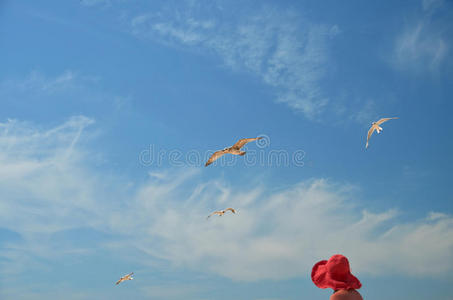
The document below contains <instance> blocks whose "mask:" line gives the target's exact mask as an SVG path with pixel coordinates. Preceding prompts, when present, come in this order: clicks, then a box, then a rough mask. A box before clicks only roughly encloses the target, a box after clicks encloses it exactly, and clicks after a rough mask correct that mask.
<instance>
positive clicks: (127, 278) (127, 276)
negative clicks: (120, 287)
mask: <svg viewBox="0 0 453 300" xmlns="http://www.w3.org/2000/svg"><path fill="white" fill-rule="evenodd" d="M132 274H134V272H132V273H129V274H127V275H124V276H123V277H121V278H120V280H118V281H117V282H116V284H120V283H121V282H123V281H126V280H132V279H134V278H132Z"/></svg>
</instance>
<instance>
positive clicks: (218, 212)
mask: <svg viewBox="0 0 453 300" xmlns="http://www.w3.org/2000/svg"><path fill="white" fill-rule="evenodd" d="M215 214H218V215H220V214H222V212H221V211H215V212H212V213H211V214H210V215H209V216H208V217H207V218H206V219H209V217H210V216H212V215H215Z"/></svg>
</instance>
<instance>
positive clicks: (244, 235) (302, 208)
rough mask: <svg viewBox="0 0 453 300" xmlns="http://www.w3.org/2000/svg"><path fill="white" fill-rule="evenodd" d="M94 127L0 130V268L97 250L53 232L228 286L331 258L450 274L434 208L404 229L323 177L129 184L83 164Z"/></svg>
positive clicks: (452, 232)
mask: <svg viewBox="0 0 453 300" xmlns="http://www.w3.org/2000/svg"><path fill="white" fill-rule="evenodd" d="M90 124H92V120H90V119H88V118H85V117H76V118H73V119H70V120H69V121H67V122H65V123H64V124H62V125H60V126H56V127H55V128H52V129H37V128H36V126H33V125H30V124H27V123H23V122H18V121H15V122H14V121H8V122H6V123H2V124H0V149H1V151H0V153H1V155H0V170H2V173H1V175H0V176H1V180H0V198H1V199H2V201H1V202H0V227H3V228H7V229H9V230H12V231H15V232H17V233H19V234H20V235H21V237H22V239H21V241H20V243H14V242H11V243H10V244H9V246H8V249H9V250H8V251H6V250H1V252H0V256H3V257H8V261H9V263H4V262H3V263H2V269H1V270H2V271H1V272H2V273H4V272H13V271H12V268H11V265H9V264H14V266H15V269H16V270H19V271H20V270H24V269H21V268H20V264H24V266H25V265H27V266H29V265H31V262H34V261H35V258H36V257H47V258H48V257H65V256H68V255H74V253H77V254H78V255H90V253H91V252H90V251H92V250H93V249H92V247H90V249H87V248H85V247H86V246H85V245H83V244H82V245H76V246H74V247H73V246H72V245H71V246H61V245H60V246H57V247H55V243H51V242H50V241H51V238H52V237H53V238H54V239H55V238H56V237H57V236H58V235H55V234H56V233H60V232H65V230H69V229H74V228H80V227H84V228H91V229H92V230H96V231H100V232H107V233H109V234H111V235H113V236H115V237H117V240H116V242H113V241H109V242H108V243H107V242H106V243H102V242H101V243H98V244H96V246H95V247H97V249H101V248H102V249H103V250H104V251H120V252H122V251H127V253H130V252H131V251H134V253H136V255H132V256H129V257H128V258H127V259H132V260H133V259H136V260H137V262H140V264H144V265H153V266H154V267H155V268H167V267H168V264H170V265H172V266H173V267H174V268H180V267H184V268H189V269H192V270H195V271H199V272H206V273H212V274H216V275H221V276H225V277H228V278H231V279H233V280H245V281H253V280H261V279H275V280H280V279H285V278H291V277H297V276H306V275H307V274H309V272H310V269H311V267H312V265H313V264H314V263H315V262H316V261H318V260H321V259H326V258H328V257H330V256H331V255H332V254H335V253H343V254H345V255H347V256H348V257H349V258H350V261H351V264H352V269H353V272H354V273H356V274H357V275H358V276H360V275H361V274H375V275H381V274H389V273H392V274H401V275H404V276H421V277H426V276H440V275H443V274H447V273H449V272H451V271H453V251H451V250H452V249H453V217H452V216H450V215H447V214H441V213H436V212H430V213H429V214H427V217H426V218H422V219H420V220H413V221H408V222H401V221H399V218H398V211H397V210H394V209H390V210H387V211H383V212H377V213H376V212H370V211H367V210H363V208H362V205H363V204H362V202H361V201H359V200H356V197H355V192H354V190H355V189H354V188H353V187H349V186H341V185H338V184H335V183H332V182H329V181H326V180H322V179H313V180H309V181H305V182H301V183H299V184H296V185H294V186H292V187H289V188H286V189H284V190H282V191H279V192H272V191H270V190H269V189H267V188H266V187H264V186H263V185H258V186H255V187H253V188H248V187H244V186H231V185H230V184H228V183H227V182H225V181H223V180H216V179H212V180H210V181H208V182H200V176H199V173H200V171H199V170H198V169H182V170H178V171H169V170H165V171H164V172H160V173H153V174H151V176H150V178H149V180H148V182H145V183H143V184H139V185H136V186H129V185H124V184H122V182H124V178H121V176H119V175H118V174H117V175H114V176H105V174H103V173H102V172H101V171H99V170H96V169H94V168H92V167H90V163H89V156H90V155H89V154H90V153H89V152H87V151H86V150H83V149H84V147H83V146H82V145H80V143H83V142H84V141H85V137H86V133H85V134H84V132H86V131H87V130H88V129H86V127H87V126H88V125H90ZM68 153H69V154H68ZM3 170H6V171H4V172H3ZM7 174H14V176H11V177H8V176H7ZM226 207H234V208H236V209H237V210H238V213H237V214H235V215H233V214H230V215H225V216H223V217H217V218H214V217H213V218H210V219H209V220H206V216H207V215H208V214H209V212H211V211H213V210H216V209H222V208H226ZM57 245H58V243H57ZM163 262H165V263H163ZM166 264H167V265H166ZM8 270H9V271H8ZM148 292H149V293H158V294H159V293H161V292H165V291H162V290H158V289H157V290H156V289H150V290H149V291H148ZM170 296H171V295H170ZM175 297H176V296H175Z"/></svg>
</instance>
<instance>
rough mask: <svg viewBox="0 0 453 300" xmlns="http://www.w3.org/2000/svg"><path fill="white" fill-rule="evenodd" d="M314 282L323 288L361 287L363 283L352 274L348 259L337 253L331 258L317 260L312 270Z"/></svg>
mask: <svg viewBox="0 0 453 300" xmlns="http://www.w3.org/2000/svg"><path fill="white" fill-rule="evenodd" d="M311 279H312V280H313V283H314V284H315V285H316V286H317V287H319V288H322V289H326V288H331V289H334V290H339V289H360V288H361V287H362V284H361V283H360V281H359V280H358V279H357V278H356V277H355V276H354V275H352V274H351V270H350V268H349V261H348V259H347V258H346V257H345V256H343V255H341V254H335V255H334V256H332V257H331V258H329V260H322V261H320V262H317V263H316V264H315V265H314V266H313V269H312V271H311Z"/></svg>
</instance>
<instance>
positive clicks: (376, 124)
mask: <svg viewBox="0 0 453 300" xmlns="http://www.w3.org/2000/svg"><path fill="white" fill-rule="evenodd" d="M392 119H398V118H397V117H395V118H382V119H380V120H379V121H377V122H373V123H372V124H371V128H370V130H368V136H367V138H366V147H365V148H368V141H369V140H370V137H371V135H372V134H373V132H374V131H375V130H376V131H377V133H381V131H382V130H383V129H382V127H380V126H379V125H381V124H382V123H384V122H386V121H388V120H392Z"/></svg>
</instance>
